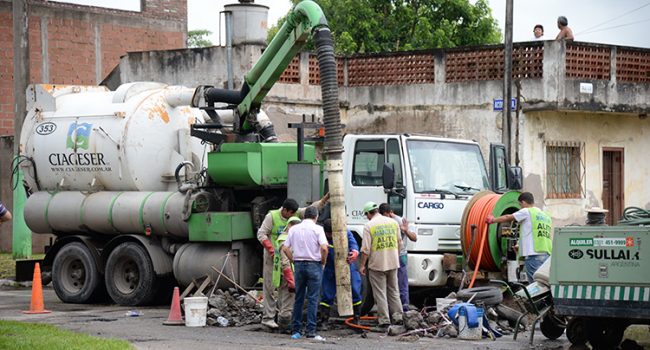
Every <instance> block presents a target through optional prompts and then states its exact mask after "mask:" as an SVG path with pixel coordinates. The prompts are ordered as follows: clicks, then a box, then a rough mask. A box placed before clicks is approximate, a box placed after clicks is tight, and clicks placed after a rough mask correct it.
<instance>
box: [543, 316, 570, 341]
mask: <svg viewBox="0 0 650 350" xmlns="http://www.w3.org/2000/svg"><path fill="white" fill-rule="evenodd" d="M539 329H540V330H541V331H542V334H544V336H545V337H546V338H548V339H551V340H555V339H557V338H559V337H561V336H562V334H564V325H562V324H560V323H558V322H557V321H556V320H555V318H554V317H553V316H549V315H546V316H544V318H543V319H542V323H541V324H540V325H539Z"/></svg>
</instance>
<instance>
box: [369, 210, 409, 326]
mask: <svg viewBox="0 0 650 350" xmlns="http://www.w3.org/2000/svg"><path fill="white" fill-rule="evenodd" d="M378 209H379V207H378V206H377V204H376V203H374V202H368V203H366V205H364V207H363V213H364V215H365V216H366V218H367V219H368V220H369V221H368V222H367V223H366V224H365V225H364V227H363V241H362V243H361V267H360V272H361V274H362V275H365V274H366V266H365V265H366V262H368V269H367V271H368V275H369V277H370V284H371V285H372V294H373V296H374V298H375V303H376V305H377V321H378V324H379V328H380V330H384V329H386V328H387V327H388V326H389V325H390V324H391V316H393V317H397V318H396V319H393V323H395V322H399V321H400V320H401V314H402V303H401V301H400V299H399V287H398V285H397V269H398V268H399V249H400V248H401V247H402V238H401V236H400V234H399V232H400V231H399V230H400V229H399V226H398V225H397V223H396V222H395V220H393V219H391V218H389V217H386V216H383V215H381V214H379V210H378Z"/></svg>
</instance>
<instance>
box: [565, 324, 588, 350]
mask: <svg viewBox="0 0 650 350" xmlns="http://www.w3.org/2000/svg"><path fill="white" fill-rule="evenodd" d="M566 337H567V338H568V339H569V341H570V342H571V344H573V345H576V346H580V345H585V344H586V343H587V330H586V320H585V319H584V318H581V317H574V318H572V319H570V320H569V323H567V326H566Z"/></svg>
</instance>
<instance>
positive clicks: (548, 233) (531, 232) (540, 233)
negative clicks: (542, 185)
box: [485, 192, 553, 283]
mask: <svg viewBox="0 0 650 350" xmlns="http://www.w3.org/2000/svg"><path fill="white" fill-rule="evenodd" d="M518 200H519V205H521V209H519V210H518V211H516V212H514V213H512V214H506V215H501V216H499V217H496V218H495V217H494V216H492V215H488V217H487V218H486V219H485V222H487V223H488V224H493V223H494V224H498V223H502V222H508V221H517V222H518V223H519V227H520V228H519V244H518V249H519V256H523V257H524V266H525V268H526V276H527V277H528V281H529V282H531V283H532V282H533V274H535V271H537V269H539V267H540V266H542V264H543V263H544V262H545V261H546V259H548V257H549V256H550V255H551V251H552V247H553V221H552V220H551V216H550V215H549V214H548V213H547V212H545V211H542V210H541V209H538V208H535V207H534V206H533V205H534V204H535V198H534V197H533V194H532V193H530V192H524V193H522V194H520V195H519V198H518Z"/></svg>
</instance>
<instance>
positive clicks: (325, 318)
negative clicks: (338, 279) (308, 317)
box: [318, 305, 330, 331]
mask: <svg viewBox="0 0 650 350" xmlns="http://www.w3.org/2000/svg"><path fill="white" fill-rule="evenodd" d="M329 319H330V308H329V307H327V306H325V305H319V306H318V330H319V331H326V330H328V328H329V325H328V323H329Z"/></svg>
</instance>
